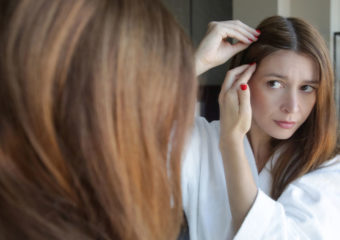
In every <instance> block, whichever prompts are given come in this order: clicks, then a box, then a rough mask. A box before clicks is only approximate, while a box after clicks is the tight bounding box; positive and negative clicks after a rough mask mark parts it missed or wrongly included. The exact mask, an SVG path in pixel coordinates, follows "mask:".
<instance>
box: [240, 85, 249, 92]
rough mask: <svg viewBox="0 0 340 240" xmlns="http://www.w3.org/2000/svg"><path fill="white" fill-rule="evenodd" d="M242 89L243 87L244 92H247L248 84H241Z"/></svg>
mask: <svg viewBox="0 0 340 240" xmlns="http://www.w3.org/2000/svg"><path fill="white" fill-rule="evenodd" d="M240 87H241V90H242V91H245V90H247V87H248V85H247V84H241V86H240Z"/></svg>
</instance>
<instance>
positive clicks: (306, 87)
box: [301, 85, 315, 93]
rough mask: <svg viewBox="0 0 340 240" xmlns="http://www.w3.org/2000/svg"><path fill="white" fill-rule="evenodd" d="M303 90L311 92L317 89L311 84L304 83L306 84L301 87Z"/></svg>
mask: <svg viewBox="0 0 340 240" xmlns="http://www.w3.org/2000/svg"><path fill="white" fill-rule="evenodd" d="M301 90H302V91H304V92H307V93H309V92H313V91H314V90H315V88H314V87H312V86H310V85H304V86H302V87H301Z"/></svg>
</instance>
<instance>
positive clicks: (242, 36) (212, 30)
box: [195, 20, 260, 76]
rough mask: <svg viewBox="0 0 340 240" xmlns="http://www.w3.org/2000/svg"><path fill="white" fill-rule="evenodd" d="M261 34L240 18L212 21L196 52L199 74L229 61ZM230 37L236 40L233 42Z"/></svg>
mask: <svg viewBox="0 0 340 240" xmlns="http://www.w3.org/2000/svg"><path fill="white" fill-rule="evenodd" d="M259 35H260V33H259V32H257V31H256V30H255V29H253V28H251V27H249V26H248V25H246V24H244V23H242V22H241V21H238V20H231V21H223V22H211V23H209V25H208V31H207V34H206V35H205V37H204V38H203V40H202V41H201V43H200V44H199V46H198V49H197V51H196V54H195V61H196V74H197V76H198V75H200V74H202V73H204V72H206V71H208V70H209V69H211V68H213V67H216V66H218V65H221V64H223V63H225V62H226V61H228V60H229V59H230V58H231V57H232V56H234V55H235V54H236V53H238V52H240V51H242V50H244V49H246V48H247V47H248V46H249V45H250V44H251V43H252V42H254V41H256V40H257V37H258V36H259ZM228 39H233V40H236V43H234V44H232V43H230V42H229V41H227V40H228Z"/></svg>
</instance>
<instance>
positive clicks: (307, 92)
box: [248, 50, 318, 172]
mask: <svg viewBox="0 0 340 240" xmlns="http://www.w3.org/2000/svg"><path fill="white" fill-rule="evenodd" d="M316 69H317V67H316V65H315V63H314V61H313V60H312V59H311V58H310V57H308V56H306V55H303V54H299V53H295V52H293V51H289V50H279V51H277V52H274V53H273V54H271V55H269V56H267V57H266V58H264V59H263V60H262V62H261V64H260V65H259V66H258V68H257V71H256V72H255V74H254V75H253V76H252V78H251V79H250V81H249V87H250V95H251V108H252V124H251V125H252V127H251V129H250V132H249V134H248V136H249V138H250V143H251V145H252V149H253V152H254V156H255V159H256V163H257V167H258V171H259V172H260V171H261V170H262V168H263V167H264V165H265V163H266V162H267V161H268V156H269V141H270V139H271V138H276V139H288V138H290V137H291V136H292V135H293V134H294V133H295V132H296V130H297V129H298V128H299V127H300V126H301V125H302V124H303V123H304V122H305V121H306V119H307V118H308V116H309V114H310V113H311V111H312V109H313V107H314V105H315V101H316V89H317V88H318V72H317V71H316Z"/></svg>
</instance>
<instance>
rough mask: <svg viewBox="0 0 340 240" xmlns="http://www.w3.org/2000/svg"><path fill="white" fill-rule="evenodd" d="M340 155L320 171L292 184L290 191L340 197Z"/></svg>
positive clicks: (308, 174) (317, 170)
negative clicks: (297, 190) (298, 190)
mask: <svg viewBox="0 0 340 240" xmlns="http://www.w3.org/2000/svg"><path fill="white" fill-rule="evenodd" d="M339 182H340V155H336V156H335V157H334V158H332V159H330V160H328V161H327V162H325V163H324V164H322V165H321V166H320V167H319V168H318V169H316V170H314V171H312V172H309V173H307V174H305V175H303V176H302V177H300V178H298V179H297V180H295V181H294V182H292V183H291V184H290V185H291V186H290V187H288V189H291V190H292V189H300V190H303V191H307V192H314V193H316V192H319V193H322V195H327V194H329V195H333V196H335V195H336V196H338V197H340V188H339Z"/></svg>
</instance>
